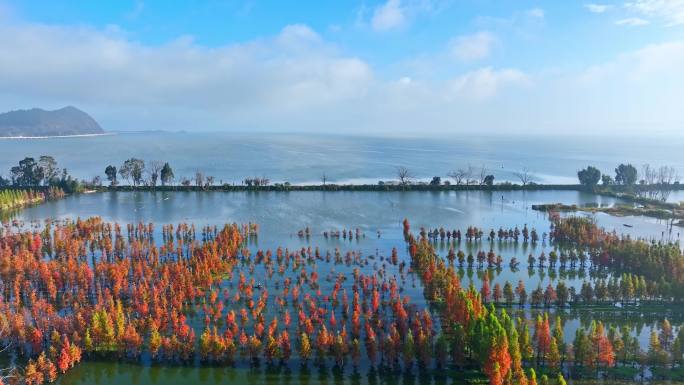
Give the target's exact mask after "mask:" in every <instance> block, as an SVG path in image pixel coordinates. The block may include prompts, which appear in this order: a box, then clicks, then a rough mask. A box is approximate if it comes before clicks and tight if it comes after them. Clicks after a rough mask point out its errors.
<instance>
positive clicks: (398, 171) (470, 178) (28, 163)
mask: <svg viewBox="0 0 684 385" xmlns="http://www.w3.org/2000/svg"><path fill="white" fill-rule="evenodd" d="M103 171H104V175H103V176H101V175H97V176H95V177H93V178H91V179H90V180H78V179H77V178H74V177H72V176H71V175H70V174H69V173H68V172H67V169H66V168H60V167H58V164H57V161H56V160H55V158H54V157H52V156H48V155H42V156H40V157H39V158H38V160H36V159H35V158H32V157H26V158H24V159H23V160H21V161H19V163H18V165H17V166H14V167H12V168H11V169H10V170H9V177H8V178H4V177H2V176H0V188H20V189H22V188H23V189H26V188H32V189H41V188H46V187H59V188H61V189H62V190H63V191H64V192H65V193H67V194H68V193H74V192H82V191H84V190H100V189H112V190H124V191H125V190H272V191H278V190H333V191H334V190H359V191H363V190H372V191H388V190H418V191H423V190H494V191H507V190H588V191H593V192H597V193H602V194H618V195H620V196H621V197H634V198H635V199H646V200H649V201H666V200H667V199H668V197H669V195H670V193H671V192H672V191H674V190H679V189H682V188H684V185H682V184H680V181H679V175H678V174H677V172H676V170H675V169H674V168H673V167H671V166H661V167H659V168H656V167H652V166H650V165H648V164H647V165H644V166H643V167H642V168H641V171H638V170H637V168H636V167H635V166H633V165H631V164H620V165H618V166H617V167H616V168H615V176H612V175H609V174H603V173H602V172H601V171H600V170H599V169H598V168H596V167H594V166H588V167H587V168H584V169H582V170H579V171H578V173H577V176H578V182H579V183H578V184H540V183H537V180H538V178H537V176H536V175H535V174H534V173H533V172H531V171H530V170H529V169H528V168H523V169H522V170H520V171H515V172H512V173H511V174H512V175H513V176H514V177H515V178H516V179H517V183H513V182H511V181H502V182H497V181H496V176H495V175H494V174H493V173H492V170H489V169H487V168H486V167H485V166H481V167H473V166H472V165H468V166H467V167H465V168H459V169H457V170H454V171H450V172H448V173H447V175H446V176H445V177H441V176H434V177H432V179H430V180H429V181H427V179H419V178H418V177H416V175H415V174H414V172H413V171H411V170H410V169H409V168H407V167H404V166H397V167H396V168H395V169H394V170H393V172H394V174H395V177H394V179H392V180H388V181H382V180H381V181H378V183H376V184H338V183H335V182H331V179H330V176H329V175H327V174H323V175H321V177H320V184H307V185H303V184H291V183H290V182H287V181H284V182H273V181H272V180H271V179H269V178H268V177H266V176H252V177H247V178H245V179H243V180H242V181H240V182H239V183H235V182H231V183H227V182H224V181H222V180H217V179H216V178H215V177H214V176H212V175H209V174H207V173H205V172H204V171H202V170H196V171H195V172H194V174H193V175H190V176H177V175H176V173H175V172H174V170H173V168H172V166H171V164H170V163H169V162H165V161H157V160H152V161H144V160H142V159H139V158H130V159H127V160H125V161H124V162H123V163H122V164H121V165H119V166H117V165H108V166H106V167H105V169H104V170H103Z"/></svg>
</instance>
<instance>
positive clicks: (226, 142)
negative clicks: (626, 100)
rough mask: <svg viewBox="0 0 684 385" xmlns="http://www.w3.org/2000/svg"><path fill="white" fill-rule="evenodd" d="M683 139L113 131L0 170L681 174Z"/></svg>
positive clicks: (353, 176)
mask: <svg viewBox="0 0 684 385" xmlns="http://www.w3.org/2000/svg"><path fill="white" fill-rule="evenodd" d="M683 147H684V139H681V138H679V139H668V140H662V139H652V138H651V139H644V138H629V137H619V136H616V137H606V138H603V139H601V138H598V139H597V138H593V139H592V140H586V139H584V138H581V137H573V138H570V137H553V136H527V137H526V136H516V137H512V136H506V135H498V136H476V135H464V136H462V137H445V138H436V139H435V138H432V139H431V138H374V137H352V136H342V135H338V136H332V135H327V136H326V135H295V134H292V135H286V134H258V135H248V134H228V133H192V134H191V133H165V132H147V133H120V134H116V135H110V136H98V137H80V138H52V139H23V140H16V139H4V140H0V153H2V154H3V156H2V157H1V158H0V174H3V175H4V176H5V177H7V176H8V175H7V174H8V173H9V169H10V167H12V166H13V165H16V164H17V163H18V162H19V160H21V159H23V158H24V157H26V156H33V157H35V158H38V157H39V156H40V155H52V156H54V157H55V159H56V160H57V161H58V163H59V164H60V166H61V167H66V168H67V169H68V170H69V172H70V173H71V174H72V175H74V176H76V177H78V178H81V179H91V178H92V177H94V176H97V175H99V176H101V177H102V178H103V179H104V169H105V167H106V166H107V165H109V164H112V165H115V166H117V167H118V166H119V165H121V164H122V163H123V161H124V160H126V159H128V158H130V157H136V158H141V159H143V160H146V161H150V160H163V161H168V162H170V164H171V166H172V167H173V169H174V171H175V176H176V179H177V180H180V178H182V177H188V178H190V177H192V176H193V175H194V174H195V171H197V170H202V171H203V172H204V173H205V175H211V176H214V177H215V180H216V182H224V183H241V181H242V180H243V179H244V178H246V177H250V176H259V177H261V176H264V177H267V178H270V179H271V181H277V182H284V181H288V182H290V183H293V184H320V181H321V176H322V175H323V174H325V175H326V176H327V179H328V181H329V182H331V183H368V184H375V183H377V182H378V181H379V180H395V179H396V175H395V174H396V172H395V168H396V167H397V166H405V167H408V168H409V169H410V170H411V171H412V173H413V174H414V175H415V177H416V178H418V179H422V180H429V179H430V178H432V177H433V176H441V177H442V178H443V179H444V178H445V177H446V175H447V173H448V172H450V171H453V170H456V169H458V168H464V167H467V166H468V164H470V165H472V166H473V167H474V168H476V169H477V170H478V172H479V168H480V167H481V166H482V165H484V166H485V167H486V168H487V169H488V171H489V173H492V174H493V175H494V176H495V177H496V180H497V181H505V180H508V181H514V182H518V180H517V178H516V177H515V175H514V174H513V172H515V171H519V170H521V169H523V168H528V169H529V170H531V171H532V172H533V174H534V175H535V176H536V181H537V182H539V183H577V170H579V169H581V168H584V167H586V166H587V165H594V166H596V167H598V168H599V169H601V170H602V171H603V172H606V173H608V174H610V175H614V171H613V170H614V168H615V167H616V166H617V165H618V164H620V163H624V162H629V163H632V164H634V165H635V166H636V167H637V168H638V169H640V168H641V165H643V164H645V163H650V164H651V165H652V166H661V165H668V166H673V167H675V168H676V169H677V170H678V172H679V174H680V175H684V159H683V158H682V157H681V156H679V154H680V151H681V148H683Z"/></svg>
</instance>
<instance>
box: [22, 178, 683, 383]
mask: <svg viewBox="0 0 684 385" xmlns="http://www.w3.org/2000/svg"><path fill="white" fill-rule="evenodd" d="M548 202H564V203H568V204H579V205H583V204H595V205H614V204H616V203H620V201H619V200H617V199H614V198H609V197H602V196H597V195H594V194H588V193H583V192H578V191H511V192H494V193H493V192H486V191H440V192H417V191H414V192H399V191H397V192H363V191H362V192H349V191H340V192H329V191H310V192H309V191H307V192H303V191H295V192H266V191H260V192H104V193H93V194H80V195H74V196H69V197H67V198H65V199H61V200H57V201H50V202H46V203H44V204H41V205H37V206H32V207H28V208H25V209H23V210H21V211H18V212H16V213H15V214H14V219H16V220H18V221H20V222H21V221H23V222H24V225H25V226H30V225H31V223H33V225H37V222H42V221H43V220H44V219H46V218H53V219H75V218H78V217H80V218H86V217H90V216H101V217H102V218H103V219H104V220H105V221H113V222H119V223H136V222H144V223H147V222H153V223H155V227H156V228H157V229H161V225H162V224H177V223H181V222H186V223H194V224H195V225H197V227H198V228H199V227H201V226H204V225H220V224H223V223H232V222H237V223H247V222H252V223H258V224H259V225H260V231H259V236H258V238H257V240H255V241H254V242H251V243H250V245H249V248H250V249H251V251H252V252H256V251H257V250H260V249H261V250H266V249H271V250H273V249H275V248H277V247H279V246H282V247H287V248H289V249H290V250H295V249H301V248H302V247H309V246H311V247H315V246H318V247H319V248H320V249H321V252H322V253H323V254H325V253H326V252H327V251H330V252H333V251H334V250H335V249H338V248H339V249H340V251H341V252H342V254H344V253H346V252H357V253H358V254H359V255H362V256H364V258H368V261H369V262H371V266H366V269H371V268H372V269H373V270H377V269H382V270H383V271H384V272H385V273H386V274H387V275H388V276H390V277H391V276H394V277H398V276H399V275H400V273H399V272H398V271H397V270H396V268H395V267H394V266H392V265H391V264H387V265H388V266H387V268H386V269H385V268H384V267H381V266H384V265H385V264H386V262H385V261H386V260H385V259H384V258H386V257H388V256H389V255H390V253H391V249H392V247H397V248H398V249H399V257H400V261H407V260H408V258H409V257H408V255H407V253H406V250H405V246H404V243H403V242H404V241H403V235H402V230H401V229H402V227H401V221H402V220H403V219H404V218H408V219H409V220H410V222H411V225H412V228H413V229H414V231H417V230H418V229H419V228H421V227H425V228H439V227H444V228H447V229H460V230H461V231H464V230H465V229H466V228H467V227H468V226H471V225H472V226H478V227H481V228H483V229H484V230H485V233H487V232H488V231H489V229H491V228H493V229H495V230H497V229H498V228H499V227H503V228H504V229H508V228H513V227H515V226H518V227H519V228H521V229H522V227H523V226H525V225H527V226H528V227H529V228H535V229H537V231H538V232H539V234H540V236H541V234H542V233H545V232H548V231H549V221H548V219H547V216H546V215H545V214H544V213H540V212H537V211H534V210H532V209H531V206H532V205H533V204H538V203H548ZM595 219H596V220H597V221H598V223H599V224H600V225H601V226H603V227H605V228H606V229H608V230H615V231H617V232H620V233H628V234H630V235H631V236H634V237H643V238H648V239H657V240H659V239H663V238H668V237H672V238H671V239H678V237H680V234H679V233H678V232H677V229H675V230H674V233H672V234H670V233H669V232H668V230H667V226H666V224H665V222H662V221H658V220H654V219H650V218H644V217H624V218H617V217H612V216H609V215H606V214H597V215H595ZM624 224H629V225H631V226H633V227H625V226H624ZM307 227H308V228H309V229H310V231H311V236H310V237H308V238H307V237H300V236H299V235H298V231H299V230H302V229H305V228H307ZM357 228H358V229H359V230H360V231H361V233H362V234H363V235H362V236H361V237H360V238H359V239H354V240H347V239H342V238H339V239H338V238H331V237H325V236H324V235H323V233H324V232H325V231H328V232H330V231H335V230H340V231H341V230H344V229H349V230H354V231H355V230H356V229H357ZM449 247H455V248H456V249H462V250H465V251H466V254H467V253H473V254H476V253H477V252H478V251H480V250H483V251H489V250H490V249H492V250H494V251H495V252H496V253H499V254H501V255H502V256H503V257H504V261H505V262H506V263H507V262H508V261H509V260H510V258H512V257H516V258H517V259H518V260H520V261H521V262H522V268H521V269H520V270H518V271H515V270H513V269H511V268H509V267H508V266H507V265H506V266H505V267H503V268H502V269H501V270H492V271H490V272H489V274H491V275H492V277H493V278H492V285H494V283H499V284H501V285H503V283H504V282H505V281H509V282H511V283H513V284H514V285H515V283H517V281H518V280H523V281H524V282H525V284H526V287H527V288H528V291H531V290H532V289H534V288H536V287H537V285H540V286H541V287H545V286H546V285H547V284H554V285H555V283H557V282H558V280H560V279H562V280H563V281H565V282H566V284H568V286H573V287H576V288H578V287H579V285H581V283H582V282H583V281H584V280H585V279H589V278H595V277H590V274H591V273H590V272H584V273H580V274H577V273H572V274H570V275H568V274H565V275H564V274H563V273H560V272H558V271H556V270H555V269H554V270H549V269H533V270H531V271H528V269H527V267H526V259H527V255H528V254H533V255H535V256H537V255H539V254H540V253H541V252H542V251H543V252H546V253H548V252H549V251H551V250H552V247H550V246H549V245H547V244H546V243H545V242H539V243H538V244H536V245H532V244H524V243H522V242H520V243H514V242H510V241H509V242H498V241H495V242H489V241H482V242H472V243H469V242H465V241H464V242H463V243H461V244H456V243H440V242H437V243H436V248H437V250H438V252H439V253H440V255H442V256H444V255H446V252H447V251H448V248H449ZM321 263H323V262H321ZM324 266H325V265H324ZM323 269H326V270H324V272H325V271H329V272H330V274H333V273H335V274H337V273H344V274H348V273H350V271H351V270H350V269H351V268H350V267H348V266H344V265H337V264H334V265H332V264H331V265H330V266H329V267H328V266H326V267H324V268H323ZM486 272H487V269H486V268H485V269H484V270H482V269H478V268H473V269H470V268H464V269H460V270H459V274H460V275H461V278H462V282H463V284H464V285H467V284H469V283H471V282H472V283H473V284H474V285H475V286H476V287H479V286H480V285H481V280H482V274H485V273H486ZM253 277H256V278H257V279H258V280H263V282H265V285H266V287H267V288H269V290H273V292H277V291H276V288H274V287H271V285H273V284H274V283H273V282H269V281H268V277H267V275H266V274H265V272H264V271H263V270H260V269H259V268H257V269H256V270H255V272H254V274H253ZM234 279H236V278H234ZM401 282H402V287H403V288H404V293H403V295H407V296H409V297H410V298H411V303H412V304H414V305H416V306H418V307H419V308H420V307H424V306H426V303H425V301H424V299H423V298H422V285H421V283H420V280H419V279H417V278H413V276H412V275H409V276H408V277H406V278H404V277H403V276H402V277H401ZM234 283H235V282H232V283H231V282H226V284H227V285H233V284H234ZM326 285H327V286H329V285H330V283H328V284H324V288H325V289H329V288H328V287H327V286H326ZM227 287H228V286H227ZM231 287H232V286H231ZM324 292H325V290H324ZM519 311H523V312H528V313H529V312H538V310H530V309H525V310H517V309H513V310H511V312H513V314H514V315H515V314H516V313H517V312H519ZM550 313H551V315H552V316H553V317H555V314H559V315H561V316H562V318H563V319H564V322H565V324H564V329H565V335H566V338H568V339H570V340H571V339H572V337H573V336H574V331H575V330H576V329H577V328H578V327H580V326H581V327H588V323H589V322H590V320H591V319H592V318H595V317H592V316H591V315H592V314H593V315H596V314H599V313H594V312H592V311H587V310H581V309H579V310H578V309H565V310H557V309H551V310H550ZM664 316H667V317H668V318H670V320H671V321H672V322H673V324H675V325H677V324H679V323H680V322H682V321H683V320H684V315H683V314H680V313H679V312H673V311H672V310H670V311H668V312H666V313H662V312H661V313H649V312H645V313H642V312H640V311H624V312H615V311H608V312H606V313H605V314H601V317H600V319H602V320H604V322H606V323H607V324H608V325H621V324H623V323H625V322H629V323H630V326H634V330H633V332H634V333H636V334H637V335H638V336H639V340H640V342H641V344H642V346H646V344H647V343H648V336H649V333H650V330H651V329H652V328H653V327H656V328H657V324H658V323H659V322H661V321H662V319H663V317H664ZM528 317H529V314H528ZM435 318H436V317H435ZM190 323H191V324H192V325H193V327H195V328H197V329H199V330H201V328H202V317H200V316H198V317H195V318H192V319H191V320H190ZM362 369H364V368H362ZM345 370H346V372H345V374H344V375H341V374H340V373H337V372H336V371H335V370H334V369H332V368H331V367H330V365H328V367H327V368H325V369H319V368H317V367H316V366H312V365H310V367H309V369H308V370H307V371H302V370H300V368H298V367H296V366H295V367H288V366H285V367H279V366H276V367H267V366H265V365H261V367H259V368H251V367H249V366H245V365H242V366H241V365H238V366H237V367H229V368H223V367H205V366H190V367H174V366H171V367H167V366H157V365H150V364H149V363H145V364H138V363H125V362H118V363H116V362H114V363H112V362H84V363H82V364H80V365H78V366H77V367H76V368H75V369H74V370H72V371H69V372H68V373H67V374H66V375H64V376H60V378H59V380H58V383H59V384H103V385H105V384H116V383H132V384H143V385H146V384H175V383H178V384H180V383H216V384H218V383H224V382H230V383H240V384H260V383H273V384H276V383H278V384H281V383H282V384H288V383H307V382H309V383H312V384H318V383H352V384H353V383H359V384H373V383H407V384H408V383H429V382H433V383H454V382H455V383H458V378H459V377H458V376H459V374H458V373H451V372H445V373H447V374H445V376H444V377H438V378H435V377H433V376H432V374H426V376H427V377H422V378H421V377H420V374H419V373H417V371H414V375H411V376H404V375H403V374H387V373H384V374H382V375H380V374H378V373H375V374H373V375H370V376H369V375H368V373H367V370H361V373H360V374H358V373H357V374H356V375H354V372H353V370H352V369H351V368H350V367H346V368H345Z"/></svg>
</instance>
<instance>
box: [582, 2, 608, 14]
mask: <svg viewBox="0 0 684 385" xmlns="http://www.w3.org/2000/svg"><path fill="white" fill-rule="evenodd" d="M584 7H585V8H586V9H588V10H589V12H591V13H604V12H606V11H608V10H609V9H611V8H612V6H610V5H608V4H585V5H584Z"/></svg>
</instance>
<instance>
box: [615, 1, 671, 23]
mask: <svg viewBox="0 0 684 385" xmlns="http://www.w3.org/2000/svg"><path fill="white" fill-rule="evenodd" d="M625 8H627V9H628V10H629V11H631V12H634V13H636V14H639V15H642V16H644V17H652V18H657V19H662V20H664V21H665V22H666V24H667V25H669V26H675V25H682V24H684V0H635V1H630V2H627V3H625Z"/></svg>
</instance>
